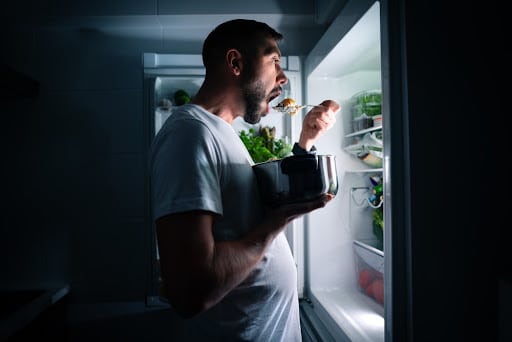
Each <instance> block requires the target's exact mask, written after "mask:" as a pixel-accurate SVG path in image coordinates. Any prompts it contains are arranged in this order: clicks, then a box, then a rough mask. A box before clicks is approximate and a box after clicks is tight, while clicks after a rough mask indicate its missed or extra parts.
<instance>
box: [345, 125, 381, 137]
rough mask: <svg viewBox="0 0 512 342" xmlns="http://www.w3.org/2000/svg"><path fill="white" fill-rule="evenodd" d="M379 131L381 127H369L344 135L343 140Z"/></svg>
mask: <svg viewBox="0 0 512 342" xmlns="http://www.w3.org/2000/svg"><path fill="white" fill-rule="evenodd" d="M381 129H382V126H377V127H370V128H366V129H362V130H360V131H356V132H352V133H349V134H347V135H345V138H350V137H356V136H358V135H363V134H366V133H370V132H374V131H379V130H381Z"/></svg>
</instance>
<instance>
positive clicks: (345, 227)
mask: <svg viewBox="0 0 512 342" xmlns="http://www.w3.org/2000/svg"><path fill="white" fill-rule="evenodd" d="M381 60H382V55H381V6H380V2H374V1H349V2H348V3H347V4H346V5H345V7H344V8H343V9H342V11H341V12H340V15H339V16H338V17H337V18H336V19H335V20H334V21H333V23H332V25H331V26H330V28H329V29H328V30H327V31H326V33H325V35H324V36H323V37H322V39H321V40H320V41H319V42H318V43H317V45H316V46H315V47H314V48H313V50H312V52H311V53H310V54H309V55H308V56H307V58H306V60H305V64H304V65H305V67H304V68H305V75H304V77H305V84H304V88H305V97H306V103H317V102H320V101H321V100H323V99H327V98H330V99H334V100H336V101H338V102H339V103H340V104H341V106H342V109H341V112H340V113H338V118H337V123H336V125H335V127H333V128H332V129H331V131H329V132H327V133H326V134H325V135H324V136H322V137H321V138H320V139H319V141H318V142H317V148H318V150H319V151H321V153H322V154H333V155H335V156H336V159H337V162H338V165H337V166H338V177H339V184H340V188H339V191H338V195H337V196H336V197H335V199H334V200H333V201H332V202H331V203H329V204H328V205H327V206H326V207H325V208H322V209H321V210H318V211H315V212H313V213H311V214H309V215H308V216H307V217H306V219H305V227H304V244H303V246H304V252H303V254H304V264H303V265H302V266H303V267H304V277H305V278H304V284H305V286H304V294H303V299H302V301H301V313H302V321H303V329H304V335H305V336H304V339H305V340H308V339H310V340H313V341H314V340H334V341H384V340H385V335H386V334H385V318H387V315H386V314H385V305H387V299H388V298H387V297H386V298H384V294H385V293H386V294H387V293H388V292H387V291H385V287H387V286H388V283H387V282H388V276H389V272H390V269H389V268H387V267H386V263H385V259H386V257H387V253H386V252H387V249H388V248H392V247H391V245H390V244H389V243H388V244H386V243H384V241H383V240H385V239H386V236H384V235H386V234H383V233H384V232H387V230H390V229H391V227H388V226H386V227H385V229H383V228H384V227H383V225H382V223H383V214H387V212H386V211H385V209H384V208H385V206H386V207H387V205H390V204H391V203H390V202H391V197H390V196H388V197H386V201H384V193H383V191H386V190H388V189H387V187H386V181H387V179H388V176H389V175H388V172H387V171H388V170H386V164H385V163H384V162H383V160H384V159H385V158H384V156H385V150H386V148H387V147H388V146H386V142H387V140H386V134H387V132H386V127H384V126H383V125H382V121H383V120H382V118H383V117H385V116H388V115H390V113H387V112H386V111H385V106H383V103H385V102H386V101H387V99H386V96H388V94H387V89H386V87H385V86H384V84H383V73H384V72H385V70H383V68H384V66H383V64H381ZM380 115H382V116H380ZM362 118H364V119H365V120H364V121H363V120H362ZM387 158H389V155H388V156H387ZM383 230H384V232H383ZM385 299H386V300H385Z"/></svg>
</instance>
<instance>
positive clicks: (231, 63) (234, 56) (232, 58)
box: [226, 49, 242, 76]
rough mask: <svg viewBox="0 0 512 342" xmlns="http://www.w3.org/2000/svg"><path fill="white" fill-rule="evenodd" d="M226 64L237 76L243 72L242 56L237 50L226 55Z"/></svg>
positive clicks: (232, 50)
mask: <svg viewBox="0 0 512 342" xmlns="http://www.w3.org/2000/svg"><path fill="white" fill-rule="evenodd" d="M226 62H227V67H228V69H229V70H230V71H231V72H232V73H233V75H235V76H239V75H240V73H241V71H242V55H241V54H240V52H239V51H238V50H236V49H231V50H229V51H228V52H227V54H226Z"/></svg>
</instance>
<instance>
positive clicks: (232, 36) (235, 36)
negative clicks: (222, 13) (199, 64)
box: [203, 19, 283, 69]
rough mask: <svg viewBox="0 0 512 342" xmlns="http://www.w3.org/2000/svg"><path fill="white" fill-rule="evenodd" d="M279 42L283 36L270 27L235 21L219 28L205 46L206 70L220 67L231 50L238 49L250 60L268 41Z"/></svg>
mask: <svg viewBox="0 0 512 342" xmlns="http://www.w3.org/2000/svg"><path fill="white" fill-rule="evenodd" d="M269 38H271V39H274V40H275V41H277V42H279V41H280V40H282V39H283V35H282V34H281V33H279V32H277V31H276V30H274V29H273V28H272V27H270V26H269V25H267V24H265V23H262V22H259V21H256V20H251V19H234V20H230V21H226V22H224V23H222V24H220V25H219V26H217V27H216V28H215V29H214V30H213V31H212V32H210V34H209V35H208V37H206V39H205V41H204V44H203V64H204V66H205V68H206V69H215V67H216V65H220V64H221V63H222V62H223V60H224V56H225V53H226V52H227V51H228V50H229V49H237V50H238V51H240V53H241V54H242V55H244V56H246V57H248V58H251V57H254V56H256V54H257V52H258V49H259V48H261V47H262V46H263V44H264V43H265V41H266V40H267V39H269Z"/></svg>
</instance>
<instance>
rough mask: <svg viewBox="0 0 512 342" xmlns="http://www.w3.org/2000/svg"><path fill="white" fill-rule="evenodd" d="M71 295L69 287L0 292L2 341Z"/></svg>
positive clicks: (0, 339)
mask: <svg viewBox="0 0 512 342" xmlns="http://www.w3.org/2000/svg"><path fill="white" fill-rule="evenodd" d="M68 293H69V286H68V285H66V286H63V287H60V288H55V289H35V290H22V291H14V290H13V291H0V301H1V305H0V341H6V340H8V339H9V338H10V337H12V336H14V335H15V334H16V333H17V332H19V331H21V330H22V329H23V328H25V327H26V326H27V325H28V324H30V323H31V322H32V321H33V320H34V319H35V318H36V317H38V316H39V315H40V314H41V313H43V312H45V311H46V310H48V309H50V308H51V307H52V306H53V305H55V304H56V303H57V302H59V301H60V300H61V299H63V298H64V297H65V296H66V295H67V294H68Z"/></svg>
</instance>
